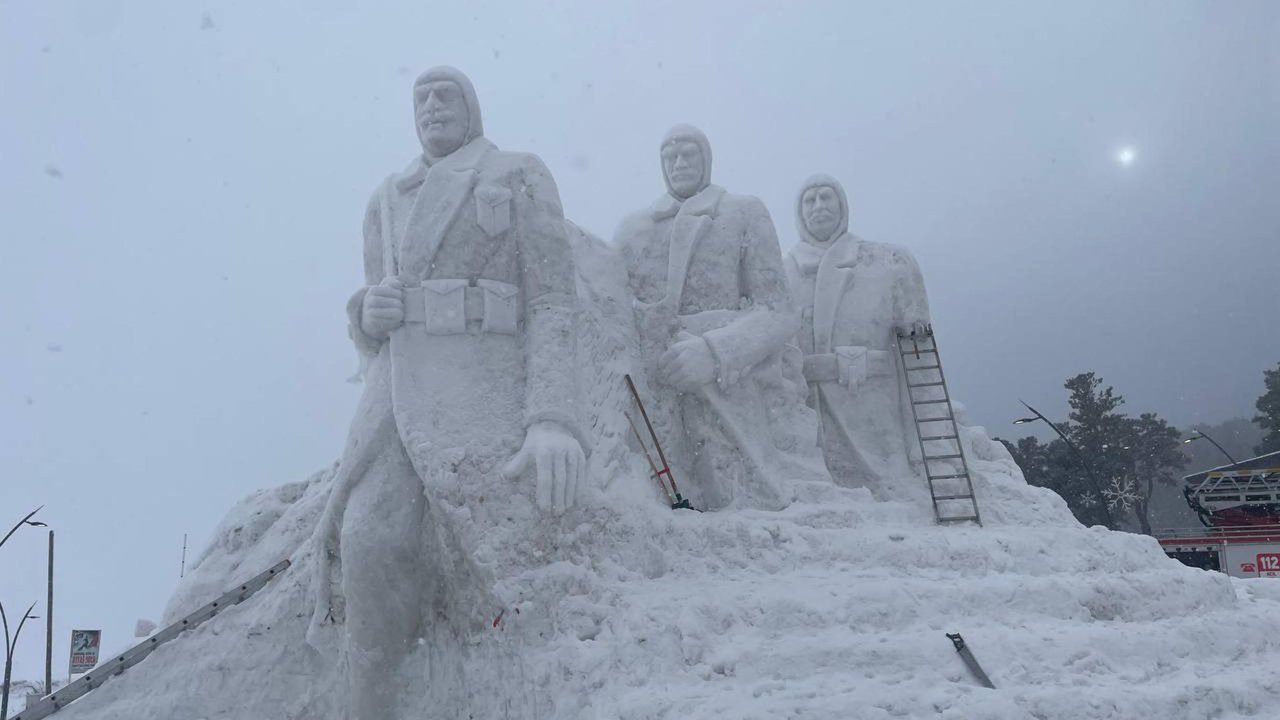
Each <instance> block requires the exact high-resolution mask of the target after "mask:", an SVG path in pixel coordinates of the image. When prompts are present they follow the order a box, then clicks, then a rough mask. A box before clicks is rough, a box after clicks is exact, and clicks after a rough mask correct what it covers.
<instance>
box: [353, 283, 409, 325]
mask: <svg viewBox="0 0 1280 720" xmlns="http://www.w3.org/2000/svg"><path fill="white" fill-rule="evenodd" d="M402 323H404V288H403V286H402V285H401V284H400V279H399V278H394V277H391V278H387V279H386V280H383V281H382V284H381V285H374V286H373V287H371V288H369V291H368V292H366V293H365V295H364V306H363V307H362V308H361V313H360V329H361V330H362V331H364V334H365V335H368V336H369V337H371V338H373V339H375V340H385V339H386V337H387V336H388V335H390V334H391V331H392V330H395V329H396V328H398V327H400V325H401V324H402Z"/></svg>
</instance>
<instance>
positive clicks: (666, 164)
mask: <svg viewBox="0 0 1280 720" xmlns="http://www.w3.org/2000/svg"><path fill="white" fill-rule="evenodd" d="M661 161H662V171H663V179H664V180H665V182H666V185H667V193H666V194H664V195H663V196H662V197H661V198H659V199H658V201H657V202H655V203H654V204H653V205H652V206H651V207H649V208H646V209H644V210H642V211H640V212H637V213H634V214H632V215H630V216H628V217H627V218H625V219H624V220H623V221H622V223H621V225H620V226H619V228H618V231H617V233H616V235H615V238H614V244H615V245H616V246H617V247H618V248H619V250H620V252H621V253H622V256H623V258H624V260H625V264H626V267H627V275H628V281H629V285H630V288H631V291H632V293H633V294H634V296H635V299H636V302H635V307H636V318H637V325H638V326H639V330H640V339H641V345H642V354H643V356H644V362H645V366H646V370H647V373H648V376H649V379H650V383H649V385H650V387H652V388H653V389H654V392H655V393H657V395H658V397H657V402H656V403H655V404H656V405H657V406H659V409H658V410H657V411H656V412H654V413H653V415H654V416H655V422H656V423H657V425H658V426H659V434H660V435H661V436H662V439H663V441H664V443H667V444H669V445H672V446H673V447H672V452H671V455H672V456H673V457H675V458H677V461H676V465H677V467H678V469H683V470H684V472H685V473H686V474H688V475H691V476H692V482H690V483H687V484H686V485H687V490H688V493H687V494H688V495H689V498H690V500H691V501H692V502H693V504H694V505H695V506H696V507H699V508H701V509H715V508H722V507H727V506H730V505H745V506H754V507H763V508H780V507H783V506H785V505H786V504H788V503H789V502H790V501H791V499H792V497H793V493H792V491H791V490H790V489H789V488H788V487H787V485H788V483H789V482H791V481H795V480H827V479H828V478H827V477H826V473H825V472H824V470H823V469H822V467H821V461H820V460H817V452H816V446H813V452H812V453H810V456H811V457H810V458H809V460H810V462H806V458H805V457H804V450H805V448H804V446H803V443H802V442H797V441H796V438H795V437H786V433H787V432H794V430H795V428H796V427H803V417H801V418H800V419H799V420H797V413H796V412H795V411H796V409H800V410H803V403H802V402H801V401H800V399H799V398H800V396H801V394H802V392H803V390H802V389H801V388H802V385H803V383H801V382H800V380H799V373H798V371H797V372H796V373H794V382H791V381H789V380H788V378H787V376H786V374H785V373H784V372H783V368H784V366H785V363H784V362H783V358H782V350H783V348H784V346H785V344H786V342H787V340H788V339H789V338H790V337H791V336H792V335H793V334H794V333H795V331H796V318H795V315H794V313H793V312H792V308H791V300H790V297H789V295H788V291H787V285H786V278H785V274H784V272H783V270H782V266H781V260H782V254H781V251H780V250H779V248H778V239H777V234H776V232H775V231H774V227H773V221H772V219H771V218H770V217H769V212H768V210H766V209H765V207H764V204H763V203H761V202H760V200H759V199H758V198H755V197H751V196H747V195H732V194H729V193H727V192H725V190H724V189H723V188H721V187H718V186H716V185H713V184H711V146H710V144H709V143H708V142H707V138H706V136H705V135H703V134H702V132H701V131H700V130H698V129H697V128H694V127H691V126H688V125H677V126H675V127H674V128H672V129H671V130H670V131H669V132H668V133H667V134H666V136H665V137H664V138H663V140H662V144H661ZM797 365H798V364H797ZM809 444H810V445H812V438H810V443H809Z"/></svg>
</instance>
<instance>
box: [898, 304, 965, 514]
mask: <svg viewBox="0 0 1280 720" xmlns="http://www.w3.org/2000/svg"><path fill="white" fill-rule="evenodd" d="M898 352H899V354H900V356H901V359H902V375H903V380H905V381H906V385H907V395H908V400H910V402H911V418H912V419H913V420H914V421H915V424H916V438H917V439H918V441H919V443H920V456H921V457H922V458H924V474H925V477H926V478H927V479H928V482H929V495H930V497H932V498H933V515H934V517H935V518H937V520H938V522H939V523H952V522H967V521H970V520H972V521H974V522H976V523H977V524H979V525H981V524H982V517H981V515H980V514H979V513H978V500H977V498H975V497H974V494H973V480H972V478H970V476H969V463H968V461H967V460H966V459H965V457H964V447H963V446H962V445H961V443H960V428H959V426H957V425H956V418H955V409H954V408H952V407H951V393H950V392H948V391H947V377H946V375H944V374H943V372H942V356H941V355H939V354H938V343H937V340H935V339H934V336H933V326H932V325H929V326H926V327H925V330H924V333H923V334H921V333H918V332H910V333H902V332H899V333H898ZM939 409H940V410H942V411H943V412H942V413H941V414H939V413H938V412H937V411H938V410H939Z"/></svg>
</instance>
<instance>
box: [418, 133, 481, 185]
mask: <svg viewBox="0 0 1280 720" xmlns="http://www.w3.org/2000/svg"><path fill="white" fill-rule="evenodd" d="M496 147H497V146H496V145H494V144H493V143H491V142H489V141H488V140H486V139H485V138H483V137H478V138H476V139H475V140H472V141H471V142H469V143H467V144H466V145H463V146H462V147H460V148H458V149H457V150H454V151H453V152H451V153H449V154H448V155H446V156H444V157H442V158H439V159H438V160H431V159H430V158H427V157H426V156H424V155H419V156H418V157H415V158H414V159H413V160H412V161H411V162H410V163H409V165H408V166H407V167H406V168H405V169H404V170H403V171H402V172H401V173H400V174H399V175H397V176H395V184H396V190H399V191H400V192H402V193H404V192H409V191H410V190H413V189H414V188H416V187H418V186H419V185H421V184H422V183H423V182H424V181H426V179H427V171H428V170H430V169H431V168H433V167H435V166H436V165H441V166H448V167H450V168H453V169H455V170H462V169H465V168H469V167H474V166H475V164H476V163H477V162H479V161H480V158H482V157H484V154H485V152H487V151H489V150H492V149H494V148H496Z"/></svg>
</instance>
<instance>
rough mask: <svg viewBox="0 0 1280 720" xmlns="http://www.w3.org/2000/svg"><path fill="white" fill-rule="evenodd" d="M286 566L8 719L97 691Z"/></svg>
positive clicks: (26, 718) (42, 713)
mask: <svg viewBox="0 0 1280 720" xmlns="http://www.w3.org/2000/svg"><path fill="white" fill-rule="evenodd" d="M288 567H289V561H288V560H281V561H280V562H278V563H276V564H275V565H274V566H272V567H271V568H270V569H269V570H267V571H266V572H263V573H260V574H258V575H257V576H255V577H253V578H251V579H249V580H247V581H245V583H244V584H243V585H240V586H239V587H236V588H234V589H232V590H228V591H227V592H225V593H223V594H222V596H221V597H219V598H218V599H217V600H214V601H213V602H211V603H209V604H208V605H205V606H204V607H202V608H200V609H199V610H196V611H195V612H193V613H191V614H190V615H188V616H186V617H184V618H182V619H181V620H179V621H178V622H176V623H174V624H172V625H170V626H169V627H166V628H165V629H163V630H161V631H159V632H157V633H155V634H154V635H152V636H151V637H149V638H147V639H146V640H143V641H142V642H140V643H138V644H137V645H134V646H133V647H131V648H129V649H128V650H126V651H124V654H122V655H119V656H118V657H116V658H114V659H112V660H107V661H105V662H101V663H98V666H97V667H95V668H94V669H92V670H90V671H89V672H87V673H85V674H84V675H82V676H80V679H79V680H76V681H75V682H73V683H71V684H69V685H67V686H66V687H64V688H62V689H61V690H58V691H57V692H55V693H53V694H52V695H45V696H44V697H42V698H40V699H39V700H36V701H35V702H33V703H31V704H29V705H27V708H26V709H25V710H23V711H22V712H20V713H18V714H17V715H12V716H10V717H9V720H40V718H46V717H49V716H50V715H52V714H54V713H56V712H58V711H59V710H61V709H63V708H65V707H66V706H68V705H70V704H71V703H72V702H74V701H76V700H78V699H80V698H82V697H84V696H85V695H87V694H89V693H90V692H91V691H93V690H96V689H97V688H98V687H100V686H101V685H102V683H104V682H107V681H108V680H110V679H111V678H113V677H115V676H116V675H119V674H120V673H122V672H124V671H125V670H127V669H129V668H131V667H133V666H134V665H137V664H138V663H140V662H142V661H143V659H144V658H146V657H147V656H148V655H150V654H151V652H152V651H153V650H155V649H156V648H157V647H159V646H161V645H163V644H165V643H167V642H169V641H170V640H172V639H174V638H176V637H178V636H179V635H181V634H182V633H184V632H186V631H187V630H190V629H191V628H193V627H195V626H197V625H199V624H201V623H203V622H205V621H206V620H209V619H211V618H212V617H213V616H215V615H217V614H218V613H220V612H222V611H223V610H225V609H227V608H229V607H231V606H232V605H238V604H240V603H242V602H244V600H245V598H247V597H249V596H250V595H252V594H254V593H256V592H258V591H259V590H261V589H262V587H263V586H264V585H266V584H267V583H268V582H271V579H272V578H274V577H275V576H277V575H279V574H280V573H282V572H284V571H285V569H286V568H288Z"/></svg>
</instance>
